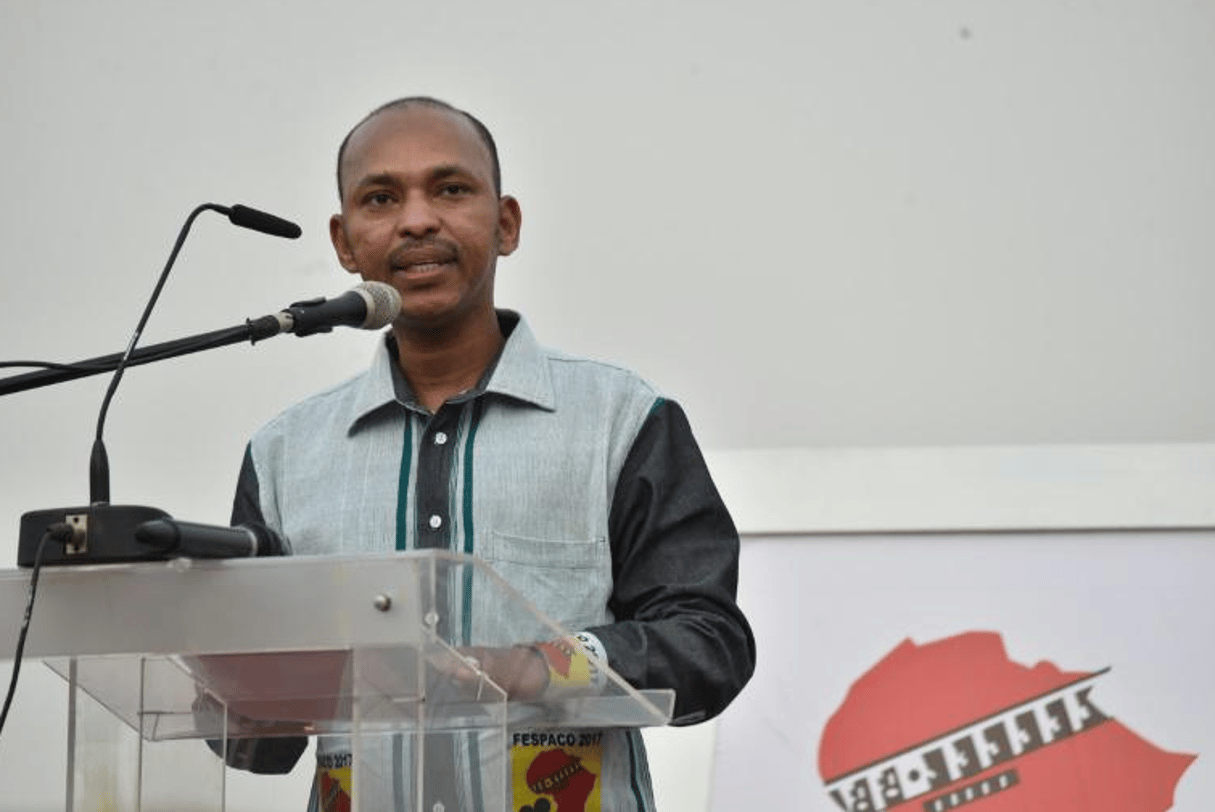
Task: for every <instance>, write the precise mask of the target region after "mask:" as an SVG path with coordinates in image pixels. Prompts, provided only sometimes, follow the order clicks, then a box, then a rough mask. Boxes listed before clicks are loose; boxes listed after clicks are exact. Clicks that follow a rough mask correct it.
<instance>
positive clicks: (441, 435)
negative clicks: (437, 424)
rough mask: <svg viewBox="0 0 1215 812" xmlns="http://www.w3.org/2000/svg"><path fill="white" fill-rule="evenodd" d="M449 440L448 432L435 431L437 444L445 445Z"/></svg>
mask: <svg viewBox="0 0 1215 812" xmlns="http://www.w3.org/2000/svg"><path fill="white" fill-rule="evenodd" d="M446 442H447V432H444V431H440V432H436V433H435V445H444V444H445V443H446Z"/></svg>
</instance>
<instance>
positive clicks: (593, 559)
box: [477, 531, 612, 642]
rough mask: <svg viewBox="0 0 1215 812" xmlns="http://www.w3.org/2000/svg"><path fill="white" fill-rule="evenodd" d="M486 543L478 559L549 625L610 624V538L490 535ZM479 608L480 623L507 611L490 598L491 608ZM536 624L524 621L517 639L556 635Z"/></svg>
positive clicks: (573, 628) (488, 605) (570, 627)
mask: <svg viewBox="0 0 1215 812" xmlns="http://www.w3.org/2000/svg"><path fill="white" fill-rule="evenodd" d="M481 541H482V542H483V543H482V544H480V545H479V548H478V550H477V553H478V555H479V556H480V557H481V558H482V559H483V560H484V561H485V562H486V563H487V564H488V565H489V567H490V568H491V569H492V570H493V571H494V572H495V573H496V574H497V575H498V576H499V577H501V578H502V579H503V580H505V581H506V582H507V583H508V584H510V585H511V586H512V587H514V588H515V589H516V590H518V591H519V592H520V593H521V594H522V596H523V597H524V598H525V599H526V600H527V601H529V602H530V603H531V604H532V605H533V606H534V607H535V608H536V609H537V610H539V612H540V613H541V614H542V615H544V616H545V617H547V618H548V619H549V620H551V621H553V622H555V623H557V624H558V625H560V626H562V627H564V628H565V629H567V630H569V631H579V630H581V629H585V628H587V627H589V626H596V625H600V624H602V623H604V622H606V621H607V619H608V611H607V601H608V597H609V596H610V595H611V591H612V561H611V550H610V548H609V546H608V543H607V541H606V539H602V538H600V539H588V540H585V541H571V540H566V539H535V538H527V537H524V536H518V535H513V534H509V533H502V532H498V531H491V532H490V533H489V534H487V535H486V536H485V537H484V538H482V539H481ZM491 591H492V590H491ZM477 608H478V610H479V611H478V612H477V616H478V617H479V618H486V619H488V618H492V616H493V615H494V614H495V613H499V614H500V613H501V612H502V606H501V605H500V604H499V602H498V601H496V600H493V598H492V596H488V595H487V596H486V603H485V604H484V605H481V606H478V607H477ZM531 625H532V627H533V628H532V629H527V628H526V622H525V621H524V620H523V619H520V623H519V624H518V625H517V629H518V632H517V634H516V636H517V635H519V634H522V635H530V637H531V638H532V639H536V638H537V637H544V638H547V637H550V636H551V635H550V634H548V633H547V631H548V630H543V629H541V628H539V627H538V624H535V623H533V624H531ZM542 631H543V632H544V633H543V634H541V632H542ZM513 642H528V640H527V639H518V640H515V641H513Z"/></svg>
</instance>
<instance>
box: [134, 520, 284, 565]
mask: <svg viewBox="0 0 1215 812" xmlns="http://www.w3.org/2000/svg"><path fill="white" fill-rule="evenodd" d="M135 539H136V540H137V541H139V542H140V543H141V544H146V545H147V546H148V547H151V548H152V549H153V550H155V551H156V552H158V553H164V554H167V555H177V556H185V557H187V558H252V557H254V556H267V555H290V554H291V547H290V545H288V544H287V543H286V542H284V541H283V538H282V536H280V535H279V534H278V533H276V532H274V531H273V530H271V529H270V528H269V527H267V526H266V525H264V524H260V523H258V522H249V523H247V524H239V525H236V526H235V527H220V526H218V525H213V524H198V523H197V522H182V521H178V520H177V519H153V520H152V521H150V522H144V523H143V524H141V525H139V526H138V527H136V528H135Z"/></svg>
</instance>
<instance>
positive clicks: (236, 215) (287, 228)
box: [220, 203, 303, 240]
mask: <svg viewBox="0 0 1215 812" xmlns="http://www.w3.org/2000/svg"><path fill="white" fill-rule="evenodd" d="M220 208H221V209H225V210H226V214H227V215H228V219H229V220H231V221H232V224H233V225H237V226H240V227H241V228H251V229H253V230H254V231H260V232H261V233H263V234H269V235H270V236H272V237H285V238H286V239H288V240H294V239H295V238H296V237H298V236H299V235H300V234H302V233H303V232H302V231H301V230H300V227H299V226H297V225H296V224H295V223H293V222H291V221H290V220H284V219H283V218H281V217H275V216H274V215H273V214H267V213H266V212H264V211H258V210H257V209H252V208H249V207H248V206H242V205H241V204H240V203H237V204H236V205H234V206H232V207H231V208H227V207H220Z"/></svg>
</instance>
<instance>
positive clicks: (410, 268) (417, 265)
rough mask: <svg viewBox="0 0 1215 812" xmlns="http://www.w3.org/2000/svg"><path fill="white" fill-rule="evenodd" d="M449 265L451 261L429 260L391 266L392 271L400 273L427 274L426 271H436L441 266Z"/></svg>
mask: <svg viewBox="0 0 1215 812" xmlns="http://www.w3.org/2000/svg"><path fill="white" fill-rule="evenodd" d="M450 264H451V260H433V259H430V260H425V261H422V262H405V263H397V264H394V265H393V266H392V269H393V270H394V271H398V272H401V273H427V272H428V271H437V270H439V269H440V268H442V267H443V266H445V265H450Z"/></svg>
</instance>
